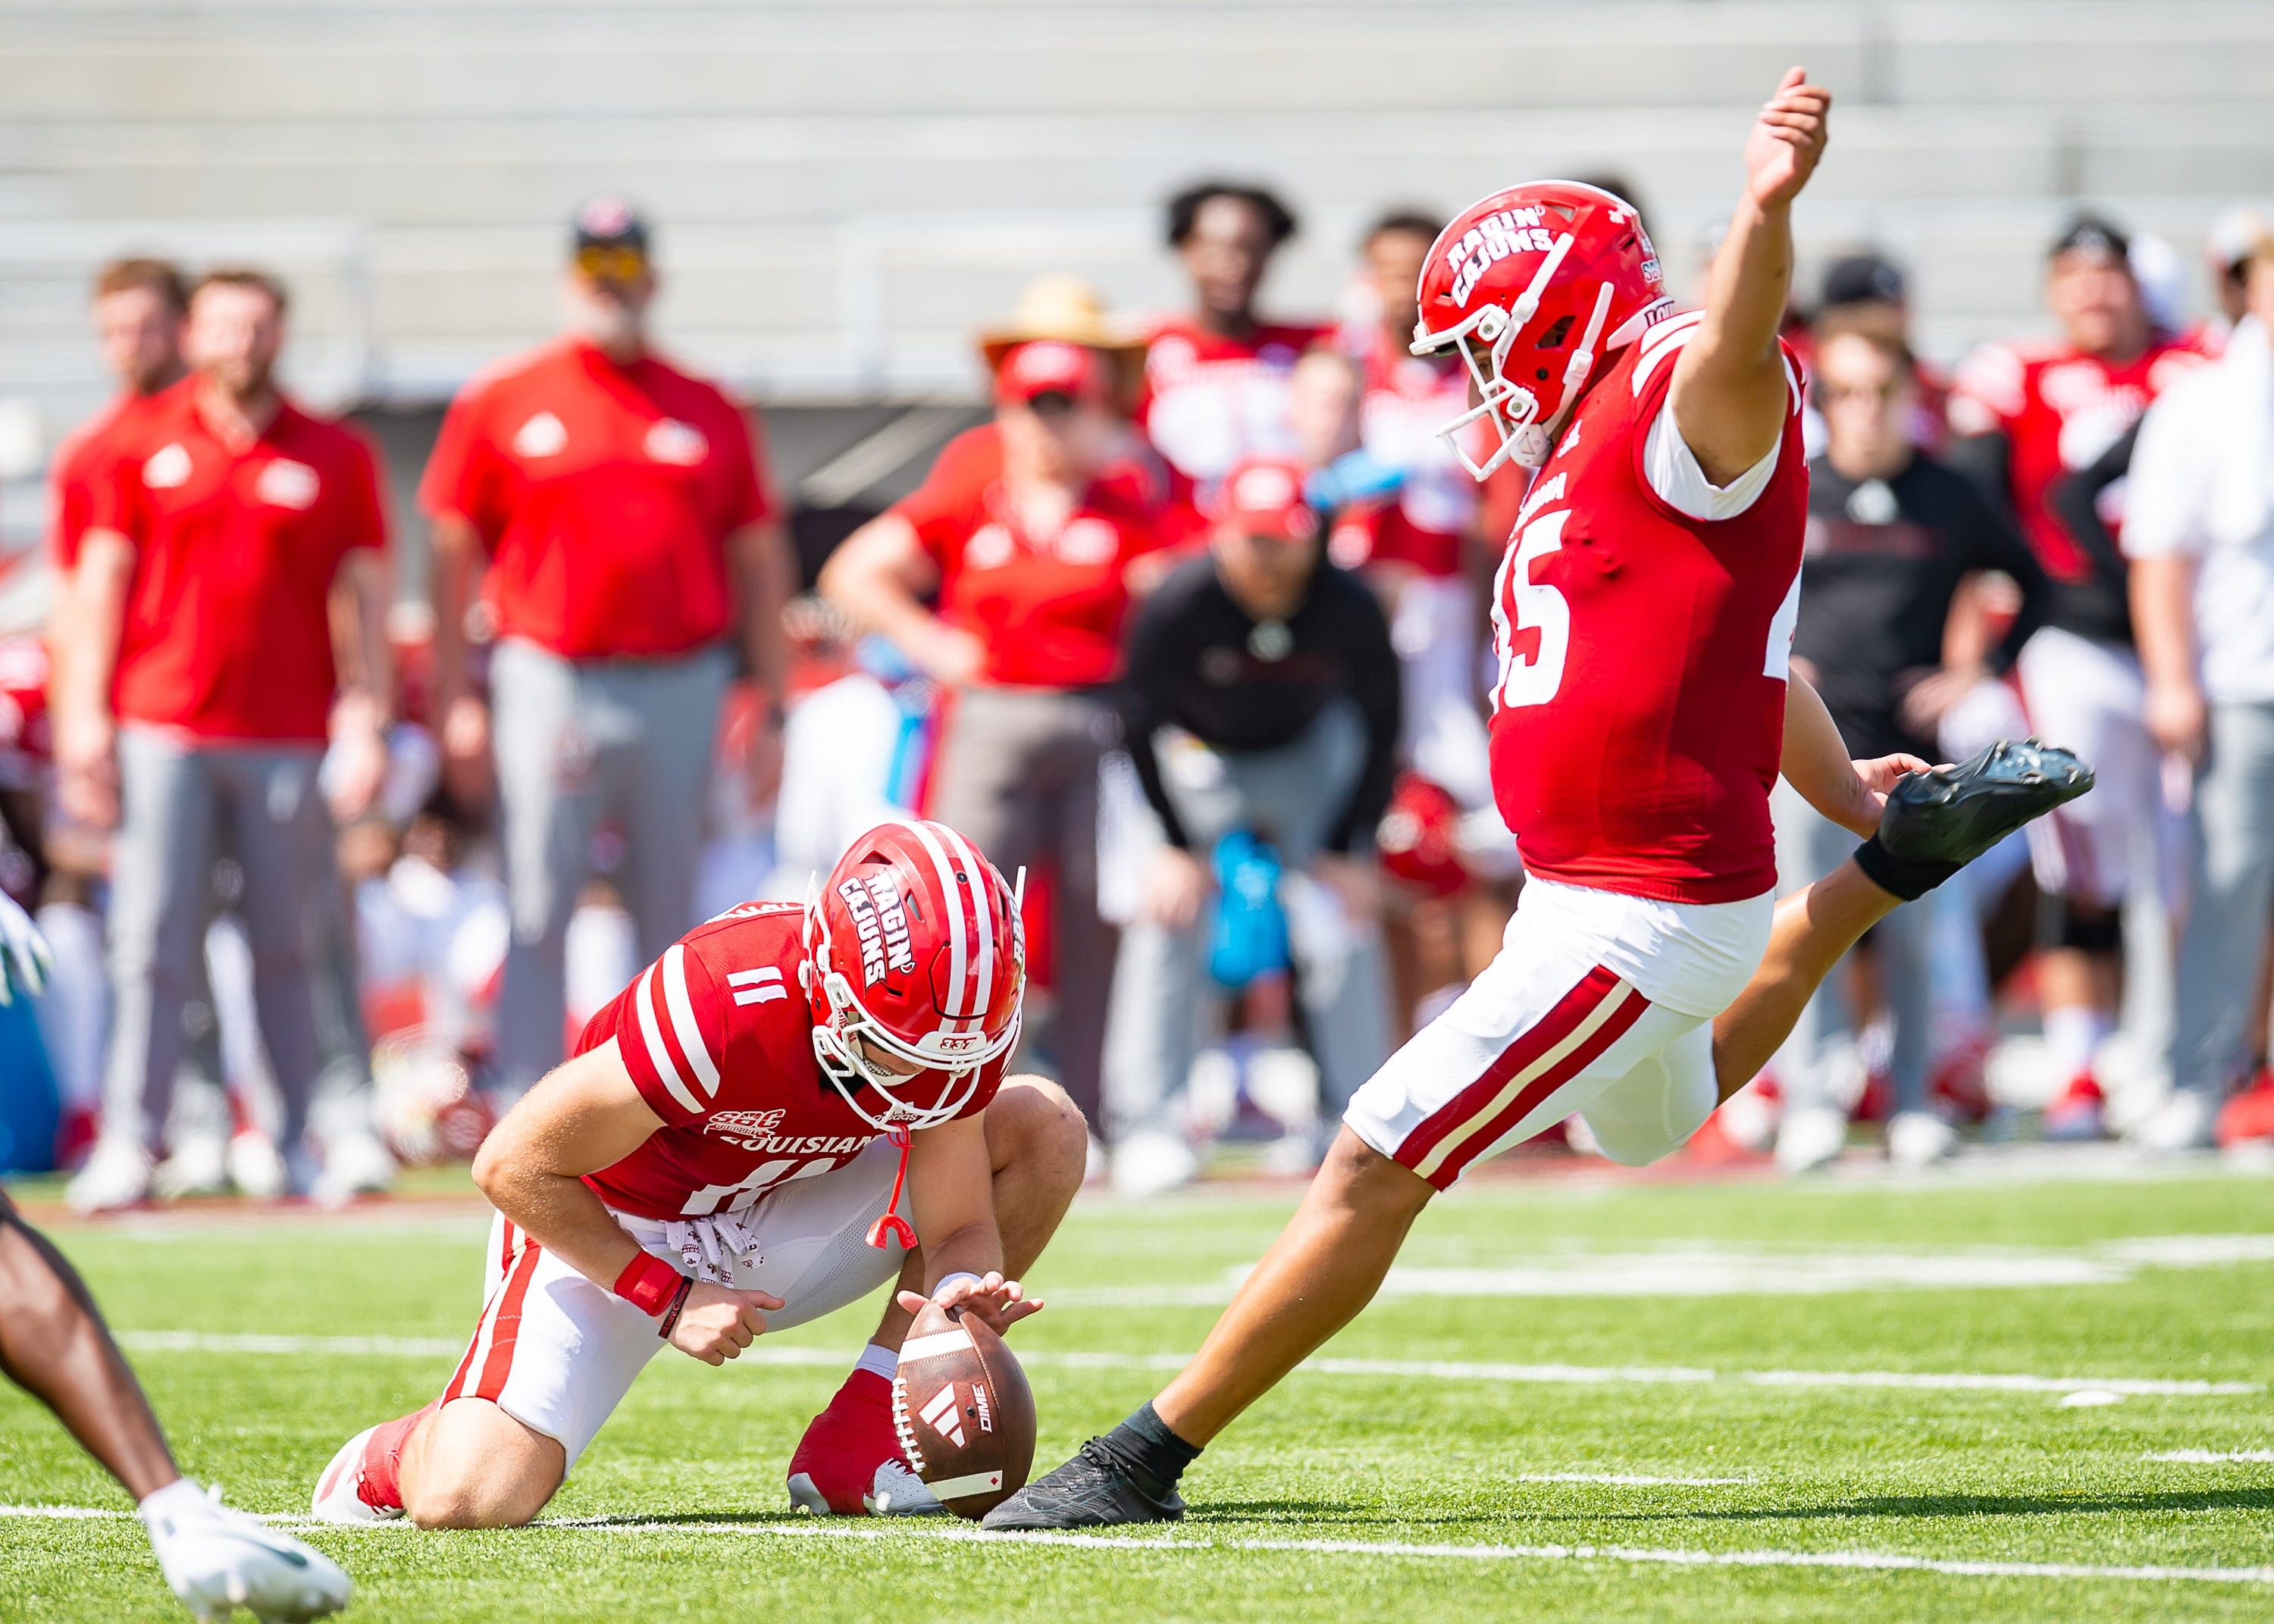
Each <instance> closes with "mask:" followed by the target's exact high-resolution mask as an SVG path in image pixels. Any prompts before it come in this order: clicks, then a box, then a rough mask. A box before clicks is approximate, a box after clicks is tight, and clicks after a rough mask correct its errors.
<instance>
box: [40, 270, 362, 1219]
mask: <svg viewBox="0 0 2274 1624" xmlns="http://www.w3.org/2000/svg"><path fill="white" fill-rule="evenodd" d="M284 313H285V297H284V292H283V289H282V287H281V286H280V285H279V284H278V283H277V282H275V280H273V279H272V278H270V277H268V276H267V275H265V274H262V273H260V272H259V271H253V270H222V271H215V272H213V273H211V274H208V275H207V276H206V278H205V279H204V280H203V281H202V282H200V283H199V284H198V286H197V289H195V291H194V292H193V293H192V296H191V300H190V314H189V326H188V329H187V335H186V342H185V350H186V352H187V355H188V358H189V362H190V365H191V368H192V371H191V375H190V376H189V377H188V378H186V379H184V380H183V381H182V382H180V383H178V384H176V385H175V386H173V387H171V388H169V389H167V390H166V391H164V392H163V393H162V395H159V396H158V397H157V398H156V399H155V400H154V401H152V402H150V403H149V405H148V406H147V408H146V409H145V412H144V420H143V423H142V438H141V440H140V442H139V445H138V446H137V447H135V450H134V454H133V455H130V456H126V457H124V458H122V459H120V460H119V461H118V462H117V463H116V464H115V466H114V467H113V468H112V469H111V470H109V474H108V476H107V477H105V478H103V479H102V480H100V481H98V482H97V484H96V485H95V488H94V492H93V497H92V503H91V508H90V513H89V523H88V528H87V532H86V534H85V535H84V537H83V538H81V539H80V543H79V566H78V571H77V576H76V581H75V584H74V589H73V593H72V597H73V598H74V600H75V601H74V605H73V618H74V620H75V621H76V625H77V628H78V646H77V647H76V648H75V649H74V650H73V651H72V657H71V658H70V659H69V660H68V661H66V663H65V665H64V672H63V680H62V682H61V685H60V691H59V693H58V705H57V713H56V729H55V731H56V766H57V770H58V775H59V777H58V785H57V789H58V795H59V799H60V801H61V803H62V806H63V809H64V813H65V814H66V816H70V817H72V819H74V820H75V821H77V822H79V823H83V824H85V825H87V826H88V827H90V828H94V829H110V828H114V827H115V828H116V829H117V841H116V846H115V848H114V854H113V859H112V876H113V879H114V881H115V884H114V888H113V889H114V895H113V900H112V906H111V918H110V935H111V941H110V961H111V984H112V996H113V1006H112V1018H111V1030H110V1052H109V1060H108V1063H107V1071H106V1073H105V1079H104V1096H105V1097H104V1109H103V1124H102V1134H103V1138H102V1143H101V1144H100V1145H98V1147H97V1148H96V1153H95V1159H96V1161H97V1162H110V1163H113V1164H121V1165H125V1164H131V1165H132V1167H135V1168H147V1160H146V1158H147V1154H148V1150H149V1147H150V1146H151V1144H152V1143H153V1142H154V1139H155V1137H156V1135H157V1133H158V1132H159V1131H160V1129H161V1128H162V1125H163V1124H164V1121H165V1116H166V1111H167V1107H168V1105H169V1102H170V1098H171V1094H172V1089H173V1082H174V1074H175V1071H176V1069H177V1066H178V1065H179V1064H180V1061H181V1058H182V1049H183V1044H184V1030H183V1021H182V1009H183V1004H184V999H185V997H186V996H188V993H189V990H190V987H191V984H192V971H191V969H190V966H192V963H193V962H194V961H195V959H196V958H197V956H198V954H199V952H200V945H201V943H202V940H203V936H204V933H205V926H206V920H207V913H208V910H209V907H210V904H211V891H210V885H209V877H208V876H210V874H211V871H212V866H213V860H214V856H215V852H216V850H217V849H218V848H219V846H220V845H221V844H222V842H224V841H226V843H227V844H228V846H230V849H232V850H233V851H234V852H235V853H236V855H237V861H238V864H239V867H240V868H241V869H242V871H243V874H244V876H245V892H244V898H243V901H242V904H241V910H240V911H241V914H242V916H243V920H244V925H245V934H246V936H247V937H248V938H249V939H250V941H251V944H252V951H253V957H254V962H255V965H256V966H257V968H258V973H259V997H258V1012H259V1017H260V1028H261V1036H262V1039H263V1041H264V1042H265V1044H266V1047H267V1051H268V1056H269V1061H270V1064H271V1065H272V1066H273V1068H274V1069H275V1077H276V1084H277V1091H278V1094H279V1095H280V1097H281V1103H282V1119H281V1123H280V1132H279V1135H278V1139H279V1144H280V1147H282V1150H283V1151H284V1154H285V1162H286V1167H287V1169H288V1172H289V1173H290V1177H292V1180H293V1182H294V1184H296V1185H297V1187H298V1188H300V1189H301V1190H302V1191H303V1192H306V1191H308V1190H310V1189H312V1188H313V1187H314V1184H315V1178H316V1167H315V1162H314V1156H313V1153H312V1150H311V1148H310V1147H308V1146H307V1145H306V1144H305V1143H304V1134H305V1129H306V1127H307V1123H308V1108H309V1104H310V1100H311V1096H312V1093H313V1090H314V1087H315V1082H316V1078H317V1075H318V1072H319V1071H320V1069H321V1064H322V1060H323V1053H322V1042H321V1039H320V1035H319V1027H318V1021H317V1016H316V1006H315V1003H314V990H313V985H312V982H313V977H314V974H315V970H316V964H315V960H316V957H317V953H318V951H319V942H318V930H317V924H316V921H318V920H319V919H320V916H321V914H320V908H319V906H318V905H317V899H318V898H319V897H320V894H321V891H322V888H323V887H326V886H328V885H335V884H336V883H338V881H337V876H336V875H335V872H334V869H333V866H332V841H331V824H330V821H329V819H328V817H327V816H326V808H325V803H324V799H323V795H322V793H321V792H320V788H319V785H318V778H317V767H318V764H319V763H320V761H321V760H322V758H323V755H324V748H325V742H326V740H327V738H330V739H332V740H334V741H335V743H336V746H337V749H338V752H339V754H338V759H337V762H336V763H335V773H334V777H333V782H332V784H331V786H330V790H331V801H332V806H331V810H332V811H334V812H336V813H337V814H338V815H340V816H343V817H353V816H358V815H359V814H360V813H361V812H362V811H363V809H364V808H365V807H367V806H368V805H369V804H370V802H371V800H372V797H373V794H374V793H376V792H377V789H378V786H379V784H380V778H381V777H382V775H383V774H384V772H385V769H386V759H387V754H386V745H385V729H386V725H387V712H388V704H389V701H390V695H391V692H392V684H391V673H389V670H388V651H387V642H386V637H385V635H384V632H383V630H382V627H381V620H382V617H383V615H384V613H385V611H386V605H387V581H386V556H385V548H386V545H387V525H386V519H385V515H384V514H383V513H382V511H381V508H380V495H379V492H380V474H379V469H378V465H377V461H376V459H375V458H374V456H373V453H372V451H371V449H370V447H367V446H366V445H365V443H364V442H363V440H360V439H359V438H358V437H357V436H356V435H355V434H354V433H352V432H350V431H348V430H346V429H343V428H342V427H340V426H339V425H335V424H332V423H327V422H323V421H320V420H319V419H317V418H315V417H311V416H309V415H308V414H307V413H305V412H304V411H302V410H300V409H299V408H298V407H297V406H295V405H294V404H293V403H292V402H290V401H289V400H287V399H285V398H284V396H283V395H282V394H281V393H280V392H279V391H278V389H277V387H276V385H275V377H274V374H275V365H276V357H277V353H278V351H279V350H280V349H281V348H282V342H283V335H284ZM335 642H336V643H337V649H336V654H337V656H338V658H337V659H336V660H335ZM343 679H344V680H343ZM128 1199H132V1198H131V1197H129V1198H128ZM102 1204H103V1205H116V1204H120V1203H117V1202H105V1203H102Z"/></svg>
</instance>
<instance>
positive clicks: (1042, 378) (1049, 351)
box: [995, 338, 1105, 406]
mask: <svg viewBox="0 0 2274 1624" xmlns="http://www.w3.org/2000/svg"><path fill="white" fill-rule="evenodd" d="M1040 395H1072V396H1073V398H1074V399H1075V400H1078V401H1102V400H1103V399H1104V398H1105V365H1104V363H1103V359H1102V358H1101V357H1099V356H1098V354H1097V352H1096V350H1085V349H1083V348H1082V347H1081V345H1080V344H1067V343H1061V342H1058V340H1056V339H1049V338H1045V339H1037V340H1035V342H1032V343H1026V344H1020V346H1019V347H1018V348H1017V349H1015V350H1012V351H1011V352H1010V353H1009V354H1007V355H1005V357H1003V364H1002V365H1000V366H998V367H997V368H996V369H995V398H996V400H997V401H998V402H1001V403H1002V404H1004V405H1006V406H1023V405H1025V404H1027V403H1028V402H1030V401H1032V400H1034V399H1035V398H1036V397H1037V396H1040Z"/></svg>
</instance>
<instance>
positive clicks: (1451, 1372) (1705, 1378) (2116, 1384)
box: [117, 1331, 2266, 1398]
mask: <svg viewBox="0 0 2274 1624" xmlns="http://www.w3.org/2000/svg"><path fill="white" fill-rule="evenodd" d="M117 1338H118V1340H119V1341H120V1342H123V1343H124V1344H125V1345H126V1346H127V1347H129V1348H132V1349H135V1350H139V1351H147V1352H159V1353H266V1354H285V1355H305V1354H342V1355H349V1356H354V1355H365V1354H367V1355H380V1356H407V1357H419V1358H426V1357H436V1358H440V1357H456V1356H457V1355H459V1354H461V1353H463V1352H464V1351H465V1344H464V1343H463V1342H458V1341H453V1340H449V1339H447V1338H443V1337H438V1336H287V1335H267V1334H263V1333H243V1334H234V1333H232V1334H220V1333H209V1332H203V1331H120V1332H118V1333H117ZM1019 1357H1020V1364H1022V1365H1026V1366H1028V1368H1029V1369H1034V1370H1113V1371H1179V1370H1182V1369H1183V1368H1184V1367H1185V1366H1186V1364H1188V1363H1189V1362H1190V1361H1191V1358H1192V1356H1191V1355H1190V1354H1186V1353H1104V1352H1083V1351H1080V1350H1054V1349H1048V1348H1041V1349H1035V1350H1032V1351H1030V1352H1026V1353H1022V1354H1020V1356H1019ZM742 1359H743V1360H744V1361H747V1362H751V1363H756V1364H759V1365H816V1366H828V1367H831V1368H835V1367H837V1366H840V1365H845V1364H847V1359H846V1357H845V1355H844V1354H843V1353H842V1352H840V1351H839V1350H834V1349H830V1348H803V1347H796V1346H775V1347H772V1348H769V1347H767V1346H765V1345H764V1343H760V1344H759V1345H758V1346H757V1347H754V1348H750V1349H749V1350H746V1351H745V1352H744V1353H743V1355H742ZM1296 1374H1298V1375H1305V1374H1307V1375H1313V1376H1355V1377H1399V1376H1405V1377H1418V1378H1419V1379H1421V1380H1429V1381H1458V1382H1480V1381H1499V1382H1510V1383H1515V1384H1518V1385H1523V1386H1578V1387H1596V1386H1611V1385H1626V1386H1645V1387H1651V1386H1656V1387H1666V1386H1674V1387H1704V1386H1706V1385H1709V1384H1712V1383H1715V1382H1728V1383H1731V1384H1734V1385H1737V1386H1743V1387H1868V1388H1886V1389H1893V1390H1897V1391H1913V1392H1956V1393H2046V1394H2067V1393H2078V1392H2084V1391H2089V1390H2092V1389H2101V1390H2105V1391H2106V1392H2110V1393H2118V1394H2122V1395H2125V1396H2127V1397H2132V1398H2247V1397H2255V1396H2256V1395H2260V1394H2263V1393H2264V1392H2265V1391H2266V1384H2265V1383H2263V1382H2257V1381H2205V1380H2198V1379H2195V1378H2179V1377H2172V1378H2168V1379H2166V1378H2158V1377H2145V1376H2142V1377H2126V1376H2035V1375H2028V1374H2022V1373H2005V1372H1994V1371H1960V1372H1943V1371H1795V1370H1765V1371H1748V1370H1736V1371H1721V1370H1709V1369H1706V1368H1705V1367H1703V1366H1699V1365H1558V1364H1540V1365H1511V1364H1499V1363H1494V1362H1490V1361H1481V1360H1480V1361H1469V1360H1458V1359H1362V1358H1346V1357H1338V1356H1335V1355H1328V1356H1325V1357H1320V1358H1314V1359H1311V1360H1308V1361H1306V1363H1304V1364H1302V1365H1298V1366H1297V1367H1296Z"/></svg>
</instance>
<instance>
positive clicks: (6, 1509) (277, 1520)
mask: <svg viewBox="0 0 2274 1624" xmlns="http://www.w3.org/2000/svg"><path fill="white" fill-rule="evenodd" d="M127 1515H128V1514H127V1513H125V1512H123V1511H106V1510H97V1509H92V1508H89V1507H82V1506H0V1516H13V1517H53V1518H58V1519H66V1518H67V1519H79V1518H87V1517H102V1518H118V1519H124V1517H126V1516H127ZM262 1521H264V1522H267V1523H268V1524H269V1525H270V1526H272V1527H275V1528H284V1529H296V1530H308V1529H314V1530H321V1531H324V1532H327V1533H340V1534H349V1533H355V1534H381V1535H388V1536H395V1537H403V1536H410V1535H415V1534H416V1533H418V1530H416V1529H414V1528H412V1527H411V1526H410V1524H409V1523H407V1522H370V1523H362V1524H358V1525H353V1526H346V1527H343V1526H338V1525H335V1524H328V1523H320V1522H316V1520H315V1519H314V1518H312V1517H304V1516H271V1517H264V1518H263V1519H262ZM531 1527H534V1528H538V1529H554V1530H570V1531H575V1532H581V1533H596V1534H663V1535H669V1536H685V1535H698V1534H699V1535H710V1536H714V1537H717V1536H727V1537H745V1536H749V1537H756V1538H770V1537H780V1538H806V1539H813V1538H821V1539H895V1538H902V1539H922V1540H937V1541H940V1542H943V1543H945V1544H952V1545H1038V1546H1042V1547H1044V1548H1056V1549H1059V1550H1073V1551H1112V1552H1117V1553H1121V1554H1123V1555H1125V1556H1126V1555H1127V1554H1129V1553H1136V1552H1143V1553H1147V1554H1154V1553H1158V1554H1162V1555H1171V1556H1201V1555H1207V1554H1209V1553H1222V1552H1266V1553H1281V1552H1288V1553H1301V1554H1316V1555H1321V1556H1375V1557H1408V1558H1419V1559H1423V1560H1440V1561H1463V1562H1624V1563H1629V1564H1631V1565H1634V1566H1638V1567H1662V1568H1843V1569H1847V1570H1849V1571H1852V1572H1864V1573H1931V1574H1947V1575H1954V1576H1955V1577H1959V1578H1969V1579H2086V1580H2096V1579H2097V1580H2130V1581H2135V1582H2141V1583H2167V1584H2168V1583H2195V1584H2263V1585H2274V1568H2179V1567H2162V1566H2156V1565H2150V1564H2135V1563H2097V1562H2004V1561H1969V1560H1965V1559H1963V1558H1954V1557H1926V1556H1909V1555H1905V1554H1904V1553H1901V1552H1894V1551H1674V1550H1658V1549H1652V1548H1649V1547H1645V1546H1637V1545H1454V1544H1409V1543H1407V1542H1406V1541H1404V1540H1397V1539H1246V1538H1190V1537H1178V1538H1165V1539H1164V1538H1146V1537H1136V1538H1132V1537H1127V1536H1123V1535H1116V1534H1046V1533H999V1534H990V1533H986V1532H983V1530H979V1529H975V1528H967V1527H963V1526H960V1525H958V1524H955V1523H951V1522H941V1523H938V1524H934V1525H932V1526H929V1527H921V1528H912V1527H909V1526H907V1524H906V1523H905V1522H900V1523H893V1524H890V1525H878V1524H874V1523H861V1522H821V1521H810V1522H654V1521H647V1520H644V1519H638V1518H621V1519H618V1518H610V1517H555V1518H546V1519H543V1520H541V1521H539V1522H535V1523H532V1524H531Z"/></svg>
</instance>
